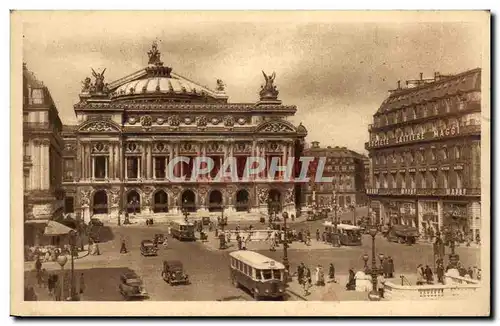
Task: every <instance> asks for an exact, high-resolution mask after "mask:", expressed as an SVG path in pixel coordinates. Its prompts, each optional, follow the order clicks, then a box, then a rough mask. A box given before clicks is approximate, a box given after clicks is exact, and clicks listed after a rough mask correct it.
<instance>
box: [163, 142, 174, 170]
mask: <svg viewBox="0 0 500 326" xmlns="http://www.w3.org/2000/svg"><path fill="white" fill-rule="evenodd" d="M174 146H175V144H172V143H170V144H169V151H168V160H169V161H170V162H172V160H173V159H174V150H175V148H174ZM167 163H169V162H167V160H166V159H165V175H166V176H167V178H168V177H172V176H169V175H168V173H169V172H168V165H167Z"/></svg>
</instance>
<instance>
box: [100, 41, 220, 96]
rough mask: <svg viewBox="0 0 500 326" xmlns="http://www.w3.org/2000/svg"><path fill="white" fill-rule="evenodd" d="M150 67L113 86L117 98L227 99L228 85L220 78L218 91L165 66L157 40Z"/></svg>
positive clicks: (113, 94) (112, 93)
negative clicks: (226, 88) (222, 83)
mask: <svg viewBox="0 0 500 326" xmlns="http://www.w3.org/2000/svg"><path fill="white" fill-rule="evenodd" d="M148 56H149V62H148V66H147V67H146V68H144V69H141V70H140V71H138V72H136V73H134V74H132V75H130V76H127V77H124V78H122V79H120V80H118V81H116V82H114V83H112V85H110V86H111V87H110V88H111V90H112V92H111V97H112V99H114V100H122V99H123V100H125V99H132V98H133V99H136V98H138V97H139V98H144V97H146V98H149V97H162V98H164V97H167V98H169V99H171V98H173V99H184V100H186V99H187V100H195V101H196V100H202V99H203V100H207V99H213V100H216V101H219V100H227V96H226V93H225V92H224V87H223V86H222V87H221V85H220V84H219V80H218V81H217V84H218V87H217V90H215V91H214V90H211V89H209V88H208V87H205V86H202V85H199V84H197V83H195V82H193V81H191V80H189V79H187V78H185V77H183V76H180V75H178V74H175V73H172V68H170V67H166V66H163V62H161V61H160V52H159V51H158V48H157V45H156V43H153V46H152V49H151V50H150V51H149V52H148Z"/></svg>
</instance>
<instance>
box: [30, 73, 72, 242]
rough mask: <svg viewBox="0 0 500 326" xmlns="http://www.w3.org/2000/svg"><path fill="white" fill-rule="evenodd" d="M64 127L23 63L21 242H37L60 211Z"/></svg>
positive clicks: (47, 94) (46, 92) (46, 93)
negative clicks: (22, 209) (22, 240)
mask: <svg viewBox="0 0 500 326" xmlns="http://www.w3.org/2000/svg"><path fill="white" fill-rule="evenodd" d="M62 128H63V125H62V122H61V119H60V118H59V113H58V111H57V108H56V106H55V104H54V101H53V100H52V96H51V95H50V91H49V89H48V88H47V87H46V86H45V85H44V84H43V82H41V81H40V80H38V79H37V78H36V77H35V75H34V74H33V73H32V72H31V71H29V70H28V68H27V67H26V65H25V64H23V181H24V182H23V191H24V198H23V199H24V200H23V203H24V223H25V224H24V241H25V244H27V245H38V244H39V243H40V242H41V241H42V240H41V239H42V236H43V233H44V228H45V225H46V223H47V222H48V221H49V220H52V219H58V218H60V217H61V216H62V212H63V198H64V193H63V189H62V173H61V157H62V148H63V139H62V137H61V130H62Z"/></svg>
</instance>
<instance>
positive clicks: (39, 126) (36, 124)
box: [23, 122, 51, 130]
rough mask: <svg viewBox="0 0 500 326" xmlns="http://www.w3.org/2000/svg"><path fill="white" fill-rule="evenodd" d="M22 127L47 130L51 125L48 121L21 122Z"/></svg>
mask: <svg viewBox="0 0 500 326" xmlns="http://www.w3.org/2000/svg"><path fill="white" fill-rule="evenodd" d="M23 128H24V129H25V130H26V129H31V130H45V129H46V130H49V129H51V126H50V124H49V123H48V122H23Z"/></svg>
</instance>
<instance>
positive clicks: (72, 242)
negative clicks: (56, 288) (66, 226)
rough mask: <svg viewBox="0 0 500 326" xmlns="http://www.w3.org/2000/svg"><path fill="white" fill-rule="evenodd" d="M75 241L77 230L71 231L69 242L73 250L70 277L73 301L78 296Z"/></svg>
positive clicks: (70, 294) (70, 293)
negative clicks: (76, 288)
mask: <svg viewBox="0 0 500 326" xmlns="http://www.w3.org/2000/svg"><path fill="white" fill-rule="evenodd" d="M75 241H76V232H75V231H73V230H71V231H70V232H69V244H70V251H71V279H70V284H71V285H70V286H71V288H70V292H69V296H70V298H71V300H72V301H74V300H75V299H76V298H75V296H76V291H75V257H74V252H75Z"/></svg>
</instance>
